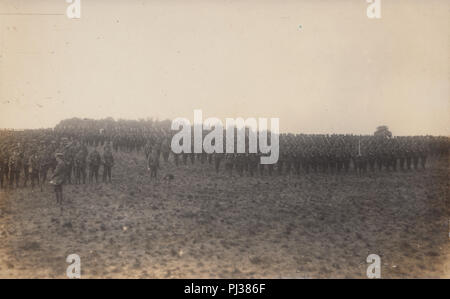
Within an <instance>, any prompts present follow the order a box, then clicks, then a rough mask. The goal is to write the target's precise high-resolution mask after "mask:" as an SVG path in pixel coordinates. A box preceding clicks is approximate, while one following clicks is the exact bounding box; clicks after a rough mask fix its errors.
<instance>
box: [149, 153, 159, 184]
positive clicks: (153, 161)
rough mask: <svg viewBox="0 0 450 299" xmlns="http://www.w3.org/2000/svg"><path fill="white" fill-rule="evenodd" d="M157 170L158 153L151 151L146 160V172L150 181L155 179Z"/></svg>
mask: <svg viewBox="0 0 450 299" xmlns="http://www.w3.org/2000/svg"><path fill="white" fill-rule="evenodd" d="M158 168H159V152H158V151H157V150H156V149H153V151H152V153H151V154H150V155H149V157H148V160H147V170H148V171H150V179H152V178H155V180H156V178H157V173H158Z"/></svg>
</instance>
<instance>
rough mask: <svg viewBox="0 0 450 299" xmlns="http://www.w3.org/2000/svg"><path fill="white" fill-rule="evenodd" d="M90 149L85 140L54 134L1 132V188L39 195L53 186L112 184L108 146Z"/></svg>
mask: <svg viewBox="0 0 450 299" xmlns="http://www.w3.org/2000/svg"><path fill="white" fill-rule="evenodd" d="M90 148H91V149H90V150H89V149H88V145H87V144H86V142H85V141H84V140H76V139H73V138H69V137H64V136H61V135H60V134H59V133H58V132H55V131H53V130H27V131H2V132H1V133H0V188H1V189H5V190H14V189H18V188H27V187H30V188H31V189H32V190H34V189H35V188H39V189H40V190H41V191H42V190H43V188H44V186H45V185H46V184H49V183H50V184H52V185H55V186H56V185H62V184H63V183H65V184H74V185H80V184H87V183H94V182H95V183H100V182H101V181H102V182H104V183H111V182H112V169H113V166H114V156H113V150H112V145H111V143H110V142H105V143H104V144H103V145H102V146H97V147H90ZM100 151H101V152H100ZM58 162H61V163H58ZM101 168H102V169H103V172H102V180H100V179H99V170H100V169H101Z"/></svg>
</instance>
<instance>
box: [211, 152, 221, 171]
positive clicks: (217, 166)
mask: <svg viewBox="0 0 450 299" xmlns="http://www.w3.org/2000/svg"><path fill="white" fill-rule="evenodd" d="M222 155H223V154H220V153H213V156H214V169H215V170H216V173H219V169H220V162H221V161H222Z"/></svg>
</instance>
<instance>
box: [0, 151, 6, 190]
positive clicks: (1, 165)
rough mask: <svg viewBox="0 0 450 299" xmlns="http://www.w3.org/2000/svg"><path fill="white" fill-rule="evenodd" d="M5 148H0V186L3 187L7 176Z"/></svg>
mask: <svg viewBox="0 0 450 299" xmlns="http://www.w3.org/2000/svg"><path fill="white" fill-rule="evenodd" d="M4 155H5V154H4V150H3V149H1V148H0V188H1V189H3V178H4V177H5V176H6V165H5V157H4Z"/></svg>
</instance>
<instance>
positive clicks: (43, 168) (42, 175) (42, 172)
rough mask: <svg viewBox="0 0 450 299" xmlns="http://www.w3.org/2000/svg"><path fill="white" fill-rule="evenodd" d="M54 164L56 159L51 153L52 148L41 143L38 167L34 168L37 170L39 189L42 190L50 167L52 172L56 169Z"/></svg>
mask: <svg viewBox="0 0 450 299" xmlns="http://www.w3.org/2000/svg"><path fill="white" fill-rule="evenodd" d="M56 165H57V161H56V158H55V156H54V155H53V151H52V149H51V148H50V147H49V148H47V147H46V146H45V144H43V145H42V148H41V150H40V152H39V169H36V171H38V170H39V182H40V187H41V191H43V188H44V184H45V183H46V181H47V173H48V170H49V169H50V168H52V171H53V172H54V171H55V169H56Z"/></svg>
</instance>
